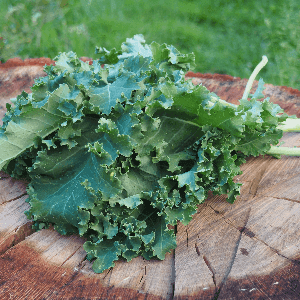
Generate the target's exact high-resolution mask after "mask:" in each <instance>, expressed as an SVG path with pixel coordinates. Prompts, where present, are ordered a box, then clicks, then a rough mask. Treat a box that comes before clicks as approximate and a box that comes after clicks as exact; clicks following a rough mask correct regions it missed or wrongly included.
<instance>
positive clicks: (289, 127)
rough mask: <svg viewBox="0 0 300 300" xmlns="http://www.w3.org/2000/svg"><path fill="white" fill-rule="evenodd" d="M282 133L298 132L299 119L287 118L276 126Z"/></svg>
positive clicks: (299, 126) (299, 129)
mask: <svg viewBox="0 0 300 300" xmlns="http://www.w3.org/2000/svg"><path fill="white" fill-rule="evenodd" d="M277 128H278V129H281V130H282V131H284V132H293V131H294V132H300V119H293V118H287V119H286V120H285V121H284V122H283V124H282V125H278V126H277Z"/></svg>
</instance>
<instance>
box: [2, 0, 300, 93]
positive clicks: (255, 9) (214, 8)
mask: <svg viewBox="0 0 300 300" xmlns="http://www.w3.org/2000/svg"><path fill="white" fill-rule="evenodd" d="M0 4H1V5H0V7H1V9H0V37H2V39H1V40H0V59H1V62H5V61H6V60H8V59H9V58H12V57H20V58H22V59H25V58H35V57H49V58H51V59H53V58H54V57H55V56H56V55H58V53H59V52H67V51H74V52H76V53H77V55H78V56H88V57H91V58H95V59H96V58H97V55H96V54H95V53H94V52H95V46H101V47H105V48H106V49H108V50H110V49H112V48H117V49H120V46H121V43H122V42H125V40H126V38H131V37H133V36H134V35H135V34H138V33H141V34H143V35H144V37H145V39H146V43H148V44H150V43H151V42H152V41H156V42H158V43H161V44H162V43H167V44H172V45H174V46H175V47H176V48H177V49H178V50H179V51H180V52H182V53H190V52H194V53H195V56H196V64H197V67H196V69H194V72H201V73H219V74H229V75H232V76H237V77H241V78H249V76H250V74H251V72H252V70H253V69H254V68H255V66H256V65H257V64H258V63H259V62H260V60H261V57H262V55H266V56H267V57H268V59H269V63H268V64H267V65H266V67H264V69H263V70H262V71H261V72H260V74H259V76H258V78H257V79H259V77H263V79H264V81H265V82H266V83H272V84H274V85H285V86H289V87H293V88H297V89H300V74H299V70H300V60H299V57H300V51H299V50H300V49H299V47H300V46H299V40H300V39H299V38H300V10H299V0H285V1H282V0H247V1H242V0H232V1H224V0H202V1H201V0H200V1H196V0H194V1H193V0H151V1H141V0H109V1H108V0H0Z"/></svg>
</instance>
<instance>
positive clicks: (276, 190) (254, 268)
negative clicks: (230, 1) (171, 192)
mask: <svg viewBox="0 0 300 300" xmlns="http://www.w3.org/2000/svg"><path fill="white" fill-rule="evenodd" d="M81 59H82V60H85V61H86V60H91V59H88V58H81ZM51 63H54V62H53V61H51V60H50V59H45V58H40V59H29V60H25V61H22V60H20V59H11V60H9V61H8V62H6V63H5V64H2V65H0V119H2V118H3V116H4V114H5V111H6V109H5V103H10V98H14V97H16V96H17V95H18V94H20V93H21V92H22V91H23V90H25V91H26V92H28V93H29V92H31V91H30V87H31V86H32V84H33V83H34V78H37V77H40V76H45V75H46V73H44V71H43V66H44V65H45V64H48V65H49V64H51ZM186 78H193V83H194V84H201V83H202V84H203V85H205V86H206V87H207V88H208V89H209V90H211V91H213V92H215V93H216V94H217V95H219V96H220V97H221V98H222V99H224V100H227V101H228V102H231V103H234V104H239V102H238V100H239V99H241V98H242V95H243V92H244V89H245V86H246V83H247V79H243V80H241V79H240V78H237V77H231V76H228V75H219V74H214V75H212V74H200V73H197V74H195V73H192V72H189V73H187V74H186ZM257 83H258V82H257V81H256V82H255V83H254V86H253V89H252V91H251V93H253V92H254V90H255V89H256V87H257ZM265 86H266V89H265V90H264V94H265V96H268V97H270V101H271V102H274V103H277V104H279V105H280V106H281V107H282V108H284V110H285V112H287V113H288V114H289V115H292V114H296V115H297V117H298V118H300V92H299V91H298V90H295V89H291V88H287V87H278V86H273V85H271V84H266V85H265ZM1 124H2V122H1ZM281 140H282V141H285V144H284V146H289V147H292V146H298V147H300V134H298V133H284V136H283V138H282V139H281ZM0 151H1V149H0ZM241 169H242V171H243V174H242V175H239V176H236V177H235V179H234V180H235V182H237V181H239V182H241V183H243V186H242V188H241V195H240V196H239V197H238V199H237V201H236V202H235V203H234V204H229V203H228V202H226V200H225V195H222V196H213V195H212V193H210V194H209V197H208V198H207V200H206V201H205V203H203V204H201V205H199V207H198V211H197V213H196V214H195V215H194V216H193V220H192V221H191V222H190V223H189V224H188V225H187V226H184V225H182V224H181V223H180V222H178V225H177V232H176V240H177V248H176V249H175V250H172V251H171V253H168V254H167V255H166V258H165V260H163V261H161V260H153V259H152V260H150V261H147V260H145V259H143V258H142V257H137V258H134V259H133V260H132V261H130V262H126V261H123V260H119V261H117V262H116V265H115V267H114V268H110V269H109V270H106V271H105V272H104V273H102V274H96V273H94V272H93V270H92V263H91V262H89V261H88V260H86V259H85V255H86V253H85V251H84V249H83V247H82V245H83V243H84V242H85V239H84V238H81V237H79V236H77V235H72V236H62V235H60V234H58V233H57V232H56V231H54V230H53V228H50V229H47V230H45V229H44V230H41V231H39V232H34V231H33V230H32V229H31V226H32V222H31V221H30V220H28V219H27V218H26V216H25V215H24V211H25V210H28V209H29V208H30V206H29V204H28V203H26V202H25V199H26V198H27V197H28V195H27V194H26V185H27V184H28V183H27V182H25V181H21V180H15V179H12V178H11V177H10V176H8V175H7V174H5V173H3V172H0V176H1V179H0V299H4V300H6V299H28V300H29V299H85V300H87V299H93V300H95V299H126V300H127V299H140V300H142V299H145V300H146V299H147V300H149V299H151V300H152V299H153V300H154V299H178V300H179V299H219V300H221V299H222V300H223V299H239V300H240V299H298V298H300V281H299V273H300V233H299V232H300V204H299V202H300V158H299V157H287V156H282V158H281V159H279V160H278V159H275V158H273V157H271V156H267V155H266V156H265V157H264V158H263V157H262V156H258V157H255V158H254V157H249V158H248V159H247V162H246V163H245V164H243V165H242V166H241Z"/></svg>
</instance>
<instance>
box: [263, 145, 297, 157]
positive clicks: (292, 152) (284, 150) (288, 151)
mask: <svg viewBox="0 0 300 300" xmlns="http://www.w3.org/2000/svg"><path fill="white" fill-rule="evenodd" d="M266 154H268V155H273V154H275V155H288V156H300V148H290V147H277V146H271V149H270V150H269V151H267V152H266Z"/></svg>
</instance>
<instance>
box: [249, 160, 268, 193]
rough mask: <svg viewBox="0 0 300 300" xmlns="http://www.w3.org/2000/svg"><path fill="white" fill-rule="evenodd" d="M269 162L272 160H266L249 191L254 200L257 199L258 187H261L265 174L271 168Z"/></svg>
mask: <svg viewBox="0 0 300 300" xmlns="http://www.w3.org/2000/svg"><path fill="white" fill-rule="evenodd" d="M269 161H270V159H268V160H266V161H265V162H264V163H263V165H262V166H261V168H260V170H259V171H258V174H257V176H255V178H254V180H253V181H252V184H251V186H250V190H249V193H250V194H251V195H253V198H255V197H256V194H257V191H258V187H259V184H260V182H261V180H262V178H263V176H264V174H265V173H266V170H267V168H268V166H269Z"/></svg>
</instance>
